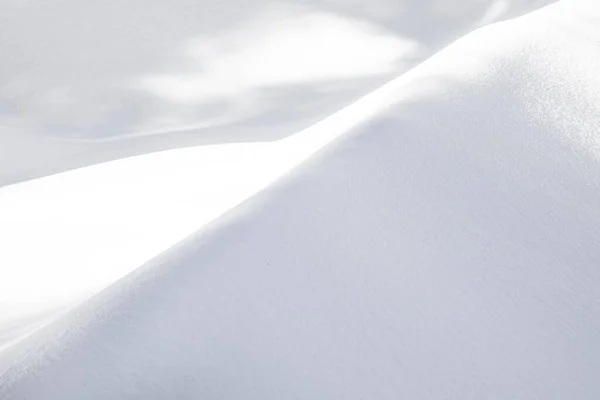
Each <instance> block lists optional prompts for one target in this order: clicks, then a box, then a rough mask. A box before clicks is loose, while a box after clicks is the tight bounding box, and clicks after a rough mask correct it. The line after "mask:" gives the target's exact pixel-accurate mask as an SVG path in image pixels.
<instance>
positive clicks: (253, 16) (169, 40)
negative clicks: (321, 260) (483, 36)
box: [0, 0, 551, 186]
mask: <svg viewBox="0 0 600 400" xmlns="http://www.w3.org/2000/svg"><path fill="white" fill-rule="evenodd" d="M550 1H551V0H483V1H482V0H461V1H459V2H448V1H447V0H442V1H440V0H418V1H407V2H398V1H397V0H370V2H369V4H368V5H367V4H365V3H363V2H361V1H358V2H356V1H347V0H310V1H302V2H298V1H271V0H260V1H253V2H252V3H247V2H240V1H236V0H227V1H222V0H202V1H187V0H169V1H166V0H148V1H145V2H140V1H138V0H103V1H92V2H81V1H78V0H62V1H59V2H46V1H34V2H29V1H21V0H7V1H3V2H1V3H0V38H1V41H0V58H1V59H2V60H3V62H2V64H1V65H0V186H2V185H6V184H10V183H15V182H20V181H23V180H27V179H32V178H36V177H39V176H45V175H48V174H52V173H56V172H60V171H65V170H69V169H72V168H77V167H81V166H86V165H92V164H95V163H99V162H103V161H108V160H115V159H119V158H122V157H128V156H132V155H137V154H145V153H148V152H151V151H159V150H165V149H174V148H179V147H187V146H195V145H201V144H209V143H213V144H214V143H228V142H247V141H265V140H274V139H280V138H282V137H286V136H288V135H291V134H293V133H296V132H297V131H299V130H300V129H304V128H306V127H308V126H310V125H311V124H313V123H315V122H317V121H319V120H321V119H323V118H325V117H327V116H328V115H330V114H331V113H332V112H334V111H337V110H339V109H341V108H343V107H344V106H346V105H348V104H350V103H351V102H352V101H355V100H356V99H358V98H360V97H361V96H364V95H365V94H367V93H368V92H369V91H371V90H373V89H375V88H376V87H378V86H380V85H382V84H383V83H385V82H387V81H389V80H390V79H392V78H393V77H395V76H397V75H398V74H399V73H402V72H405V71H406V70H408V69H409V68H411V67H413V66H414V65H416V64H417V63H419V62H421V61H423V60H424V59H426V58H427V57H429V56H431V55H432V54H433V53H434V52H435V51H437V50H439V49H440V48H442V47H443V46H445V45H447V44H449V43H450V42H451V41H452V40H455V39H457V38H458V37H460V36H462V35H464V34H466V33H468V32H470V31H471V30H473V29H475V28H477V27H479V26H481V25H485V24H487V23H490V22H494V21H497V20H499V19H504V18H508V17H511V16H515V15H520V14H523V13H525V12H527V11H529V10H531V9H533V8H535V7H539V6H541V5H544V4H548V3H549V2H550Z"/></svg>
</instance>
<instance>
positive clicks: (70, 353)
mask: <svg viewBox="0 0 600 400" xmlns="http://www.w3.org/2000/svg"><path fill="white" fill-rule="evenodd" d="M495 4H498V5H496V6H495V8H494V7H492V8H490V9H489V10H488V13H487V14H486V15H485V16H484V17H482V18H483V20H484V21H485V20H488V19H493V18H495V17H494V15H496V14H498V13H502V12H503V11H502V10H503V9H504V8H503V7H507V5H508V4H509V2H496V3H495ZM596 9H597V5H595V4H594V2H585V1H571V2H569V1H563V2H560V3H559V4H557V5H554V6H551V7H548V8H546V9H543V10H541V11H538V12H535V13H532V14H530V15H528V16H525V17H523V18H522V19H518V20H515V21H511V22H507V23H504V24H500V25H495V26H492V27H488V28H486V29H483V30H480V31H477V32H474V33H472V34H470V35H468V36H466V37H465V38H463V39H461V40H459V41H458V42H456V43H455V44H453V45H451V46H449V47H448V48H447V49H445V50H443V51H442V52H440V53H439V54H437V55H436V56H434V57H433V58H431V59H430V60H428V61H427V62H425V63H424V64H422V65H420V66H418V67H417V68H415V69H414V70H412V71H410V72H408V73H406V74H404V75H402V76H400V77H399V78H397V79H396V80H394V81H392V82H390V83H389V84H388V85H386V86H384V87H382V88H381V89H379V90H377V91H375V92H374V93H372V94H371V95H368V96H367V97H365V98H363V99H361V100H360V101H358V102H357V103H355V104H353V105H351V106H350V107H347V108H345V109H343V110H342V111H341V112H339V113H337V114H334V115H333V116H331V117H330V118H328V119H326V120H324V121H322V122H321V123H319V124H317V125H314V126H313V127H312V128H309V129H307V130H305V131H303V132H300V133H299V134H298V135H295V136H292V137H290V138H288V139H285V140H281V141H277V142H272V143H266V144H236V145H227V146H213V147H205V148H192V149H185V150H173V151H169V152H164V153H157V154H151V155H147V156H143V157H138V158H131V159H125V160H121V161H117V162H114V163H111V164H104V165H99V166H96V167H90V168H86V169H82V170H76V171H72V172H69V173H65V174H62V175H55V176H51V177H48V178H44V179H41V180H37V181H31V182H26V183H22V184H19V185H15V186H9V187H6V188H4V189H3V190H2V193H1V195H2V196H3V202H5V204H8V205H9V206H10V208H12V210H13V211H14V213H9V212H7V213H5V214H3V217H2V218H3V219H4V220H5V221H9V222H8V225H19V224H21V223H22V221H26V220H27V219H28V218H31V219H32V220H34V219H36V217H35V216H36V213H37V212H39V214H38V217H37V218H38V219H42V218H43V219H45V218H48V215H52V212H54V213H55V214H54V215H55V217H54V218H53V221H54V222H52V223H56V225H61V221H59V220H62V219H64V218H72V219H70V221H71V222H70V226H71V227H72V228H71V229H69V228H67V229H65V228H64V227H63V228H56V229H52V228H48V230H47V231H46V232H43V231H42V232H41V233H40V235H39V236H38V239H37V240H39V241H43V240H44V239H45V238H47V237H52V236H53V237H56V239H53V240H57V241H60V240H65V241H66V242H68V241H71V240H73V241H75V242H76V243H80V246H81V247H82V249H85V248H86V246H90V247H88V249H89V250H90V251H84V250H82V251H80V252H79V250H78V249H77V250H76V251H75V253H77V252H79V254H75V255H72V254H71V255H63V254H62V252H57V253H56V256H55V257H58V258H59V257H65V259H67V258H69V260H68V261H69V262H67V263H65V266H64V271H63V273H64V274H69V273H70V272H69V271H71V272H72V273H79V274H80V277H78V278H77V279H78V280H80V281H81V285H75V284H73V285H70V287H67V286H65V283H64V282H61V280H60V279H56V277H54V276H53V275H52V273H46V276H43V277H42V279H40V281H45V282H46V284H45V285H44V284H40V283H37V284H36V285H37V286H36V287H37V290H33V289H31V288H32V286H31V282H29V280H31V276H32V275H35V269H34V268H32V269H31V270H29V271H27V268H28V267H30V266H31V265H32V263H35V262H36V259H41V258H44V249H45V248H46V249H47V252H48V253H52V251H53V250H54V247H49V246H48V247H44V245H39V246H38V245H35V246H28V245H22V246H19V245H16V246H13V247H14V248H13V249H10V250H9V251H7V252H6V253H5V254H7V257H8V260H6V261H8V262H11V261H12V260H19V259H21V260H26V262H25V263H24V264H23V267H22V271H17V272H15V271H14V270H13V269H3V270H2V271H5V272H7V273H8V275H9V276H11V275H12V277H11V278H10V279H11V280H12V281H13V282H17V283H18V282H21V285H22V288H23V289H24V290H15V289H14V288H11V286H10V285H8V284H7V285H6V287H5V288H4V289H5V290H6V293H8V295H6V296H5V298H4V301H6V302H7V303H6V304H10V302H11V301H12V302H13V303H14V304H15V305H17V304H19V303H20V304H22V306H23V307H24V309H25V307H26V305H25V304H26V303H28V302H32V303H34V304H35V303H36V302H37V304H39V302H42V303H44V304H51V303H52V302H54V303H56V304H59V303H60V304H67V303H69V301H73V302H75V301H77V299H84V298H85V297H86V296H88V295H89V294H91V293H94V292H96V291H97V290H98V289H99V288H101V287H102V286H103V285H106V284H108V283H110V282H111V281H112V280H114V279H116V278H118V277H119V276H120V275H121V274H123V273H124V272H126V271H127V270H128V268H130V267H132V264H135V263H141V262H143V261H144V260H146V259H148V258H152V257H153V255H154V254H155V253H154V254H152V253H153V252H158V251H161V250H163V249H167V248H169V247H170V246H171V244H172V243H173V242H175V241H177V240H178V239H179V238H181V237H183V236H185V235H187V234H188V233H190V232H192V231H195V230H196V229H197V228H199V227H200V226H202V225H203V224H204V223H206V222H207V221H209V220H211V219H213V218H215V217H217V216H218V215H219V214H221V213H222V212H224V211H225V210H226V209H228V208H230V207H232V206H234V205H235V204H236V203H238V202H240V201H241V200H243V199H244V198H246V197H248V196H250V195H251V194H252V193H255V192H256V191H258V190H259V189H261V188H263V187H265V186H267V185H268V184H269V183H271V182H272V181H273V180H275V179H276V178H277V177H278V176H280V175H281V174H283V173H284V172H286V171H287V170H289V169H290V168H292V167H294V166H296V165H297V164H299V163H301V162H302V161H304V160H305V162H304V163H302V165H300V166H299V167H298V168H296V169H294V170H293V171H292V173H291V174H290V175H288V176H286V177H284V178H283V179H281V180H280V181H279V182H277V183H275V184H274V185H273V186H270V187H268V188H266V189H265V190H264V191H263V192H261V193H259V194H258V195H257V196H256V197H255V198H254V199H252V200H251V201H250V202H247V203H245V204H243V205H241V206H239V207H235V208H233V211H232V212H230V213H228V214H227V215H226V216H225V217H224V218H218V219H217V220H216V221H215V223H214V225H212V226H209V227H208V228H206V229H205V230H202V231H200V232H199V233H194V234H192V235H190V236H188V238H187V239H186V241H185V242H184V243H182V244H179V245H177V246H173V247H170V248H169V249H168V250H167V251H166V252H165V253H164V254H163V255H161V256H159V257H158V258H155V259H153V261H151V262H150V264H148V265H146V266H145V267H143V268H142V269H139V270H137V271H135V272H134V274H133V275H130V276H129V277H127V278H125V279H122V280H120V281H119V282H117V283H116V284H115V285H111V286H110V287H109V288H108V289H107V290H105V291H103V292H101V293H100V295H99V296H96V297H94V298H93V299H91V300H90V301H85V302H84V303H83V304H82V305H80V306H78V307H76V308H75V309H74V310H72V311H71V312H69V313H67V314H66V315H64V317H63V318H60V319H59V320H57V321H55V322H54V323H51V324H49V325H48V326H47V327H45V328H43V329H41V330H39V331H37V332H36V333H34V334H33V335H32V336H30V337H28V338H26V339H24V340H23V341H21V342H18V343H16V344H14V345H13V346H11V347H9V348H8V349H6V350H5V351H4V353H2V355H3V358H2V359H1V360H0V398H2V399H3V400H4V398H7V399H37V398H40V399H42V398H55V397H60V398H73V399H76V398H98V399H100V398H204V397H206V398H214V397H216V398H224V399H238V398H256V399H267V398H272V399H280V398H294V397H302V398H311V399H348V398H377V399H397V398H436V399H438V398H439V399H442V398H457V399H458V398H460V399H467V398H469V399H481V398H498V399H500V398H511V399H518V398H523V399H525V398H544V399H554V398H555V399H564V398H578V399H588V398H589V399H592V398H595V397H597V396H596V395H597V393H598V392H599V390H600V386H598V383H597V375H598V371H599V369H598V365H599V363H600V352H599V351H598V346H597V345H596V342H597V340H596V338H597V337H598V336H599V335H600V323H598V315H600V309H599V306H598V304H600V303H599V302H598V288H599V287H600V286H599V284H600V270H598V265H599V264H600V249H599V247H598V242H599V240H600V207H599V205H600V202H599V200H598V199H599V198H600V186H599V185H598V182H599V181H600V161H599V160H600V157H599V154H600V153H599V151H598V143H599V139H598V138H599V135H598V126H599V124H598V122H599V117H598V116H599V112H600V77H599V76H598V74H597V72H596V71H597V69H596V68H595V66H597V65H599V64H600V58H599V57H600V56H599V54H600V52H599V51H598V50H599V47H598V43H599V40H598V38H599V37H600V32H598V26H599V24H598V22H599V21H600V19H599V17H600V15H598V13H597V12H595V10H596ZM163 83H164V82H163ZM172 83H173V82H171V83H169V85H167V86H169V87H171V88H172V87H173V85H172ZM176 92H178V93H183V92H182V91H180V90H176ZM190 93H191V92H190ZM190 93H187V94H186V93H184V94H186V95H188V94H190ZM192 97H193V96H192ZM338 137H339V138H340V139H339V141H338V142H336V143H334V144H332V145H331V146H330V147H328V148H326V149H325V150H324V151H321V152H319V153H318V154H317V155H316V156H314V157H310V156H311V155H313V154H314V153H315V151H317V150H319V149H320V148H322V147H323V146H324V145H325V144H327V143H329V142H330V141H332V140H333V139H334V138H338ZM234 160H235V161H234ZM206 169H211V170H212V172H213V174H210V173H207V172H206V171H205V170H206ZM199 170H202V172H201V173H200V174H197V173H193V171H199ZM216 171H219V172H218V173H217V172H216ZM202 176H203V178H202V185H204V183H205V182H207V184H206V186H202V187H201V188H199V187H198V186H201V185H198V186H196V185H193V182H195V181H196V179H198V181H200V179H199V178H198V177H202ZM219 177H228V178H227V179H228V180H227V181H226V180H225V179H219ZM229 177H230V178H231V179H229ZM91 181H94V183H91ZM104 185H106V186H104ZM103 186H104V188H103ZM192 186H193V187H192ZM86 188H87V189H86ZM108 188H110V190H109V189H108ZM99 191H101V192H102V195H98V192H99ZM58 193H60V194H58ZM111 193H112V194H111ZM34 196H36V197H38V198H42V199H44V207H46V204H47V205H48V208H47V209H45V210H40V211H37V210H36V207H40V205H39V204H38V202H37V201H34V200H32V198H33V197H34ZM103 196H104V197H103ZM98 197H99V198H100V199H101V201H100V202H98V207H95V208H94V207H93V205H92V204H90V203H89V202H90V201H91V202H95V201H96V198H98ZM94 214H95V215H94ZM67 215H69V216H68V217H67ZM125 220H127V221H128V222H127V223H124V221H125ZM85 221H89V222H85ZM109 221H119V222H110V223H109ZM82 222H83V223H86V224H89V225H88V226H89V227H93V229H91V230H94V231H97V230H98V229H97V227H99V226H101V227H108V226H114V227H116V228H117V229H115V228H110V229H107V230H105V231H104V232H103V233H98V232H94V233H91V232H90V233H89V236H88V237H87V239H83V238H81V237H79V236H82V237H83V236H84V235H83V234H82V233H83V232H85V231H87V230H82V229H79V228H80V225H79V224H81V223H82ZM36 224H37V223H36ZM45 225H46V226H49V225H50V223H48V222H46V223H45ZM63 226H66V227H68V226H69V224H63ZM125 226H130V229H126V228H125ZM75 227H79V228H77V229H74V228H75ZM163 227H164V228H165V229H162V228H163ZM91 230H90V231H91ZM117 230H120V232H117ZM75 231H77V232H75ZM3 232H5V233H3V234H2V235H3V237H4V236H7V237H12V236H11V235H13V233H12V230H11V229H10V226H9V229H7V230H6V231H3ZM17 232H18V234H17V235H15V236H17V237H18V236H19V235H21V237H22V238H24V239H25V240H26V239H27V238H28V237H29V236H30V234H29V233H28V232H27V229H25V228H23V229H21V230H18V229H17ZM36 234H37V233H36ZM4 240H9V239H4ZM94 241H95V243H96V244H92V242H94ZM12 243H17V242H15V241H13V242H12ZM21 243H26V241H21ZM100 243H102V244H101V245H99V244H100ZM146 244H150V245H149V246H148V247H145V246H146ZM68 246H71V247H75V246H72V245H71V243H68ZM101 247H104V249H105V251H100V250H99V249H100V248H101ZM37 249H40V251H39V254H31V253H36V250H37ZM91 252H94V253H92V254H97V258H99V259H102V260H103V263H102V265H100V264H98V265H99V267H98V268H100V269H101V270H102V271H103V272H99V271H100V269H96V270H95V271H93V273H94V274H96V275H95V276H94V275H91V274H90V275H89V276H88V275H87V273H83V272H80V271H75V270H76V269H77V268H76V266H75V267H74V264H75V263H78V262H80V261H75V260H76V259H77V260H87V261H83V263H92V262H96V260H95V257H90V253H91ZM98 253H102V254H98ZM24 257H30V258H24ZM102 257H104V258H102ZM89 258H94V260H91V261H90V260H89ZM121 259H128V262H127V263H123V264H119V262H120V261H119V260H121ZM2 261H3V262H4V260H2ZM67 264H68V265H67ZM38 265H42V266H43V267H44V268H48V267H49V263H48V261H46V262H44V263H43V264H38ZM89 265H93V264H89ZM107 265H110V267H107ZM58 268H61V267H60V266H58ZM15 269H17V268H15ZM51 271H56V269H55V268H54V266H52V268H51ZM27 274H29V276H30V278H29V279H28V278H27ZM17 287H18V286H17ZM32 307H34V306H32ZM15 309H16V308H15ZM41 320H42V319H40V321H41ZM2 372H4V374H2Z"/></svg>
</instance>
